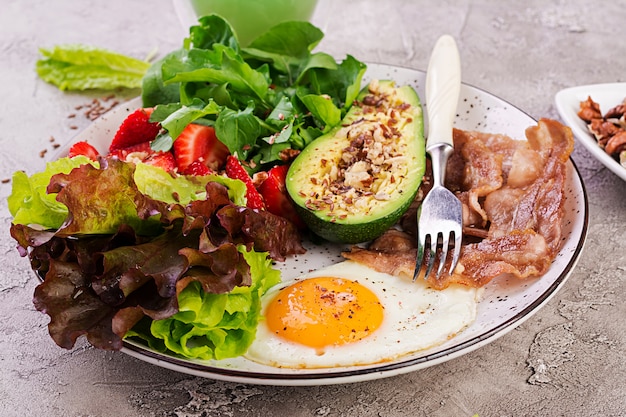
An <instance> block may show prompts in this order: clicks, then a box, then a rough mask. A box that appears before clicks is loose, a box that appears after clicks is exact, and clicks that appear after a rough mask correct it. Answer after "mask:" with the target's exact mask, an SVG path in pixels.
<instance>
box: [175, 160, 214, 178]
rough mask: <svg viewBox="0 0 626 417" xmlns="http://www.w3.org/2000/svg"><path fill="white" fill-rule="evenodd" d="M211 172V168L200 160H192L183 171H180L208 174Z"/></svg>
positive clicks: (190, 173)
mask: <svg viewBox="0 0 626 417" xmlns="http://www.w3.org/2000/svg"><path fill="white" fill-rule="evenodd" d="M212 173H213V171H211V168H209V167H208V166H206V165H204V163H202V162H200V161H193V162H192V163H191V164H189V165H188V166H187V168H186V169H185V170H184V171H183V172H181V174H183V175H209V174H212Z"/></svg>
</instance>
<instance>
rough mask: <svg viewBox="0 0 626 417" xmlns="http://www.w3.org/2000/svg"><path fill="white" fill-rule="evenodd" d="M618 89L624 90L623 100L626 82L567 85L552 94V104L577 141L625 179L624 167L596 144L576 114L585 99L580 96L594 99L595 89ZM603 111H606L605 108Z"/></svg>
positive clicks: (614, 91)
mask: <svg viewBox="0 0 626 417" xmlns="http://www.w3.org/2000/svg"><path fill="white" fill-rule="evenodd" d="M619 89H622V90H623V91H624V92H623V93H622V94H621V96H622V100H623V99H624V98H626V82H614V83H598V84H585V85H578V86H573V87H567V88H564V89H562V90H560V91H558V92H557V93H556V94H555V95H554V104H555V107H556V110H557V112H558V113H559V116H561V118H562V119H563V121H564V122H565V124H566V125H567V126H569V127H570V128H571V129H572V132H573V133H574V136H575V137H576V139H577V140H578V142H579V143H580V144H582V145H583V146H584V147H585V148H586V149H587V150H588V151H589V153H591V154H592V155H593V156H594V157H595V158H596V159H597V160H598V161H599V162H600V163H602V164H603V165H604V166H605V167H606V168H607V169H609V170H610V171H611V172H613V173H614V174H615V175H617V176H618V177H620V178H621V179H623V180H624V181H626V168H625V167H623V166H622V165H620V163H619V162H617V161H616V160H615V159H613V158H612V157H611V156H610V155H609V154H607V153H606V152H605V151H604V150H603V149H602V148H600V147H599V146H598V142H597V141H596V140H595V139H594V138H593V137H592V136H591V134H590V133H589V131H588V130H587V126H586V124H585V123H584V121H583V120H582V119H580V118H579V117H578V114H577V112H578V109H579V106H580V101H582V100H585V99H586V97H584V98H581V97H582V96H591V98H592V99H594V101H595V98H594V96H593V91H596V94H598V93H606V92H610V93H614V94H616V95H617V94H618V93H617V92H616V90H619ZM596 97H597V96H596ZM616 104H617V103H616ZM604 111H606V109H605V110H604Z"/></svg>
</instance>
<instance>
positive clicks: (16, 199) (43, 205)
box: [7, 156, 97, 229]
mask: <svg viewBox="0 0 626 417" xmlns="http://www.w3.org/2000/svg"><path fill="white" fill-rule="evenodd" d="M88 163H91V161H90V160H89V158H87V157H84V156H77V157H75V158H71V159H70V158H61V159H58V160H56V161H53V162H48V163H47V164H46V169H45V170H44V171H41V172H37V173H35V174H33V175H31V176H30V177H29V176H28V175H27V174H26V173H25V172H24V171H16V172H15V173H14V174H13V180H12V190H11V195H9V198H8V199H7V202H8V206H9V211H10V212H11V215H12V216H13V223H14V224H36V225H40V226H42V227H44V228H46V229H58V228H59V227H61V225H62V224H63V222H64V221H65V218H66V217H67V207H66V206H65V205H64V204H63V203H61V202H59V201H57V200H56V194H48V193H47V192H46V189H47V188H48V184H49V183H50V179H51V178H52V176H53V175H55V174H59V173H62V174H69V173H70V171H72V170H73V169H74V168H78V167H79V166H81V165H83V164H88ZM94 165H97V164H95V163H94Z"/></svg>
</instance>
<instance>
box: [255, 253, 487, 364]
mask: <svg viewBox="0 0 626 417" xmlns="http://www.w3.org/2000/svg"><path fill="white" fill-rule="evenodd" d="M319 276H327V277H337V278H344V279H349V280H353V281H357V282H359V283H360V284H361V285H363V286H365V287H367V288H369V289H370V290H371V291H373V292H374V293H375V294H376V295H377V296H378V298H379V300H380V302H381V303H382V305H383V307H384V318H383V322H382V324H381V326H380V327H379V328H378V329H377V330H376V331H374V332H373V333H372V334H371V335H369V336H368V337H366V338H364V339H361V340H359V341H358V342H354V343H349V344H345V345H341V346H329V347H326V348H325V349H324V351H323V352H321V351H319V350H317V349H315V348H311V347H308V346H304V345H300V344H297V343H294V342H291V341H288V340H285V339H283V338H281V337H279V336H277V335H275V334H274V333H273V332H272V331H271V330H270V329H269V328H268V326H267V323H266V322H265V320H261V321H260V322H259V325H258V327H257V335H256V339H255V340H254V342H253V343H252V345H251V346H250V348H249V349H248V352H247V353H246V355H245V356H246V358H247V359H250V360H252V361H255V362H258V363H262V364H265V365H270V366H274V367H279V368H298V369H305V368H311V369H314V368H332V367H343V366H357V365H368V364H374V363H381V362H386V361H391V360H395V359H397V358H399V357H401V356H403V355H407V354H410V353H413V352H417V351H420V350H423V349H427V348H430V347H433V346H437V345H439V344H441V343H444V342H445V341H447V340H448V339H450V338H452V337H454V336H455V335H456V334H458V333H459V332H461V331H462V330H463V329H465V328H466V327H467V326H468V325H470V324H471V323H472V322H473V321H474V320H475V319H476V311H477V304H478V302H479V299H480V295H481V293H482V291H481V290H479V289H476V288H470V287H466V286H461V285H451V286H450V287H448V288H447V289H445V290H443V291H438V290H434V289H432V288H430V287H428V286H427V284H426V283H425V282H424V281H422V280H417V281H416V282H413V281H412V280H410V279H403V278H399V277H396V276H392V275H389V274H385V273H381V272H377V271H375V270H373V269H371V268H368V267H367V266H365V265H362V264H359V263H357V262H354V261H343V262H340V263H337V264H334V265H331V266H329V267H326V268H323V269H319V270H317V271H314V272H311V273H308V274H305V275H302V276H300V277H298V278H295V279H294V280H293V281H290V282H283V283H281V284H279V285H276V286H275V287H273V288H271V289H270V290H269V291H268V292H267V293H266V294H265V295H264V296H263V300H262V304H263V306H262V308H263V310H262V311H263V313H265V311H266V310H267V306H268V305H269V303H270V302H271V301H272V300H273V299H274V298H275V297H276V295H277V294H278V292H279V291H280V290H281V289H283V288H285V287H287V286H289V285H290V284H292V283H293V282H295V281H297V280H303V279H307V278H313V277H319Z"/></svg>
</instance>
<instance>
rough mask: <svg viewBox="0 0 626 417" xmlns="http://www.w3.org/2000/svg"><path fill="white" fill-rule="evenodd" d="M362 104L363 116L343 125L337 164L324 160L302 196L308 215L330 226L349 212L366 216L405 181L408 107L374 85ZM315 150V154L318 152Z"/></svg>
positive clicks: (409, 116) (340, 130)
mask: <svg viewBox="0 0 626 417" xmlns="http://www.w3.org/2000/svg"><path fill="white" fill-rule="evenodd" d="M368 91H369V94H368V95H366V96H365V97H364V98H363V100H362V101H361V102H360V103H357V104H358V105H359V106H361V107H362V113H361V115H360V117H358V118H357V119H356V120H355V121H354V122H352V123H349V124H346V125H342V127H341V128H340V129H339V131H338V132H337V134H336V135H337V136H338V137H344V138H345V139H347V144H348V145H347V146H345V145H344V146H345V147H344V148H343V149H342V151H341V153H340V154H339V156H335V160H331V158H330V156H331V155H329V157H328V158H327V157H325V156H326V155H324V157H323V158H321V160H320V161H321V162H320V166H319V167H318V170H317V172H318V173H319V175H318V176H316V177H311V178H310V183H309V184H308V185H307V186H306V187H305V190H304V191H302V193H301V195H306V196H308V197H309V199H308V200H307V201H306V203H305V205H306V207H307V208H309V209H310V210H326V211H328V215H329V217H330V221H336V220H338V219H345V218H346V217H347V216H348V215H349V214H352V213H357V212H361V213H367V212H369V211H370V210H371V209H372V208H373V207H375V206H376V205H377V204H380V203H381V202H384V201H389V200H391V199H393V195H394V194H395V195H397V193H398V192H399V190H398V186H399V183H401V182H402V181H403V179H404V178H406V177H407V174H408V167H407V166H408V162H409V159H408V157H406V156H405V155H406V154H407V146H408V145H407V143H406V140H405V139H404V138H403V137H402V129H403V128H404V127H405V125H406V124H408V123H411V122H412V121H413V118H412V117H411V116H412V114H407V113H408V112H412V111H413V109H412V106H411V104H409V103H406V102H404V101H402V100H401V99H400V98H398V97H396V96H390V95H388V94H385V93H383V92H381V91H380V90H379V84H378V82H377V81H372V82H371V83H370V85H369V90H368ZM318 151H319V150H318Z"/></svg>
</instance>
